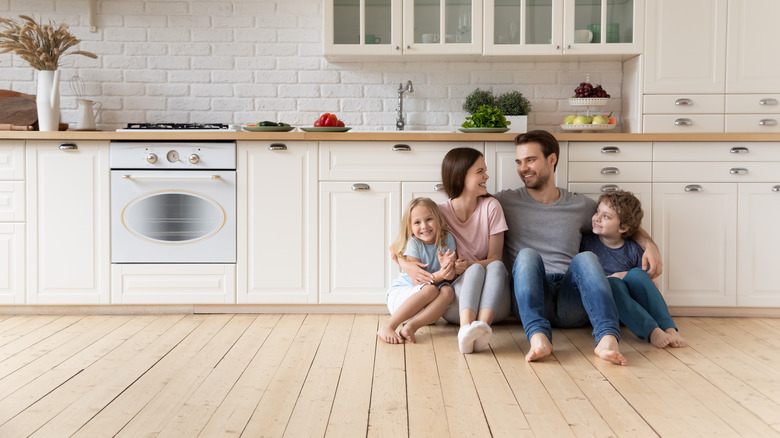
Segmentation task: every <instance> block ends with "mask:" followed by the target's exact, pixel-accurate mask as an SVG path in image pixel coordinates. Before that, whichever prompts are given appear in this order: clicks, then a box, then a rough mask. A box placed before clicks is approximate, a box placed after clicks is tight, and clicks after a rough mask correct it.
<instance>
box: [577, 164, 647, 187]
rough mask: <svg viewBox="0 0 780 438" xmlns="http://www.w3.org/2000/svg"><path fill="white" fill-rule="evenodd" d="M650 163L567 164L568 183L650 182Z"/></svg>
mask: <svg viewBox="0 0 780 438" xmlns="http://www.w3.org/2000/svg"><path fill="white" fill-rule="evenodd" d="M652 168H653V165H652V163H650V162H647V163H637V162H620V163H613V162H601V161H598V162H573V163H572V162H569V183H575V182H599V183H600V182H603V183H610V182H628V181H633V182H650V181H651V179H650V178H651V177H652V173H653V172H652Z"/></svg>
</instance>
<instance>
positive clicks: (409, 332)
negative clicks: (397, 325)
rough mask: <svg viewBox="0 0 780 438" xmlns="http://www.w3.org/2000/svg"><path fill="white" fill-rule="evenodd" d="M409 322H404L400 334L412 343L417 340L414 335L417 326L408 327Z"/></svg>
mask: <svg viewBox="0 0 780 438" xmlns="http://www.w3.org/2000/svg"><path fill="white" fill-rule="evenodd" d="M410 325H411V324H406V325H405V326H404V328H402V329H401V336H403V338H404V339H406V340H407V341H409V342H411V343H412V344H414V343H416V342H417V338H415V337H414V332H416V331H417V327H410Z"/></svg>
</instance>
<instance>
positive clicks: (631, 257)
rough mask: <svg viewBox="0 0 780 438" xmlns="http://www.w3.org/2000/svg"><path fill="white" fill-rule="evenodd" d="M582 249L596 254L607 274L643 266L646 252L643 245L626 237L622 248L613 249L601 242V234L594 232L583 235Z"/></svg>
mask: <svg viewBox="0 0 780 438" xmlns="http://www.w3.org/2000/svg"><path fill="white" fill-rule="evenodd" d="M580 251H591V252H593V253H594V254H596V257H598V258H599V262H601V267H603V268H604V273H605V274H607V275H612V274H614V273H615V272H623V271H629V270H631V269H633V268H641V267H642V254H644V250H643V249H642V247H641V246H639V244H638V243H636V242H634V241H633V240H631V239H626V240H625V241H624V242H623V246H621V247H620V248H616V249H613V248H610V247H608V246H606V245H604V244H603V243H601V240H599V236H597V235H595V234H593V233H587V234H583V235H582V241H581V242H580Z"/></svg>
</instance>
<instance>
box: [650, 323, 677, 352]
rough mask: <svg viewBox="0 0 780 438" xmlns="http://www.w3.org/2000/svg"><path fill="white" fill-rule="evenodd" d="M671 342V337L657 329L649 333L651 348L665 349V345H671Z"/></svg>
mask: <svg viewBox="0 0 780 438" xmlns="http://www.w3.org/2000/svg"><path fill="white" fill-rule="evenodd" d="M672 341H673V338H672V336H671V335H669V333H667V332H665V331H663V330H661V329H660V328H659V327H656V328H654V329H653V331H652V332H650V343H651V344H653V347H658V348H665V347H666V346H667V345H669V344H671V343H672Z"/></svg>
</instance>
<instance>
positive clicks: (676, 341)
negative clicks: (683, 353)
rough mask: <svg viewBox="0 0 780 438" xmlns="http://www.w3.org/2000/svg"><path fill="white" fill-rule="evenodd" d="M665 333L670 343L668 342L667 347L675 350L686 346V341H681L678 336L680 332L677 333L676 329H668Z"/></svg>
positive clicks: (681, 338)
mask: <svg viewBox="0 0 780 438" xmlns="http://www.w3.org/2000/svg"><path fill="white" fill-rule="evenodd" d="M666 333H668V334H669V336H671V338H672V341H671V342H669V345H671V346H672V347H675V348H684V347H687V346H688V341H686V340H685V339H683V337H682V336H680V332H678V331H677V329H673V328H668V329H666Z"/></svg>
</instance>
